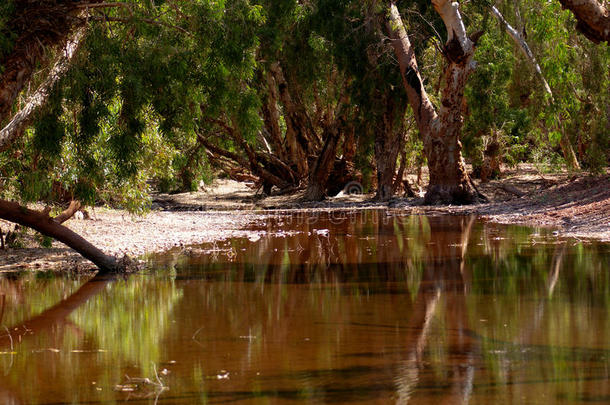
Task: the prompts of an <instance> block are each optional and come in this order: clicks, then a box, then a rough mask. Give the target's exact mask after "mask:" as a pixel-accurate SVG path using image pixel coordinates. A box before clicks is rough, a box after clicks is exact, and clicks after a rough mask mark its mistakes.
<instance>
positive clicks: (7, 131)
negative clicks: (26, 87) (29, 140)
mask: <svg viewBox="0 0 610 405" xmlns="http://www.w3.org/2000/svg"><path fill="white" fill-rule="evenodd" d="M84 34H85V28H84V27H79V28H78V29H77V30H76V31H75V32H74V35H72V36H71V37H70V38H68V40H67V41H66V44H65V45H64V47H63V50H62V52H61V53H60V55H59V57H58V59H57V61H56V62H55V64H54V65H53V68H51V71H50V72H49V73H48V74H47V78H46V79H45V81H44V82H43V83H42V84H41V85H40V86H39V87H38V89H37V90H36V91H35V92H34V94H32V95H31V96H30V97H29V98H28V99H27V101H26V103H25V106H24V107H23V108H22V109H21V110H20V111H19V112H18V113H17V114H15V115H14V116H13V118H12V119H11V121H10V122H9V123H8V124H7V125H6V126H5V127H4V128H2V130H0V152H1V151H4V150H6V149H7V148H8V147H9V146H10V145H11V144H12V143H13V142H14V141H15V140H16V139H17V138H19V137H20V136H21V135H22V134H23V132H24V130H25V128H26V126H27V125H28V124H29V123H30V122H31V120H32V117H33V115H34V112H36V111H37V110H38V109H39V108H40V107H42V106H43V105H44V104H45V103H46V102H47V100H48V98H49V95H50V93H51V91H52V90H53V87H54V86H55V84H56V83H57V82H58V81H59V80H60V79H61V78H62V77H63V76H64V74H65V73H66V72H67V71H68V69H69V68H70V62H71V61H72V58H73V57H74V54H75V53H76V50H77V49H78V46H79V45H80V42H81V40H82V38H83V37H84Z"/></svg>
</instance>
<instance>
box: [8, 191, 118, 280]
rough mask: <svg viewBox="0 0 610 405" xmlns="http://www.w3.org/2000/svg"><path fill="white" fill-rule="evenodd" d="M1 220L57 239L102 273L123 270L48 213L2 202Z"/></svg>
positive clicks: (13, 203) (108, 256)
mask: <svg viewBox="0 0 610 405" xmlns="http://www.w3.org/2000/svg"><path fill="white" fill-rule="evenodd" d="M0 218H1V219H4V220H6V221H10V222H14V223H17V224H20V225H23V226H27V227H28V228H32V229H34V230H36V231H38V232H40V233H41V234H43V235H46V236H50V237H52V238H54V239H57V240H58V241H60V242H62V243H64V244H66V245H67V246H69V247H71V248H72V249H74V250H76V251H77V252H78V253H80V254H81V255H82V256H83V257H85V258H86V259H89V260H91V261H92V262H93V263H94V264H95V265H96V266H97V267H99V269H100V270H101V271H102V272H116V271H119V270H120V269H121V265H120V263H119V261H118V260H117V259H116V258H115V257H113V256H110V255H107V254H105V253H104V252H102V251H101V250H99V249H98V248H96V247H95V246H93V245H92V244H91V243H89V242H88V241H86V240H85V239H84V238H83V237H82V236H80V235H78V234H77V233H75V232H74V231H72V230H70V229H69V228H66V227H65V226H63V225H61V224H59V223H58V222H57V221H55V219H53V218H51V217H49V215H48V213H47V212H40V211H34V210H31V209H28V208H26V207H23V206H21V205H19V204H17V203H16V202H12V201H5V200H0Z"/></svg>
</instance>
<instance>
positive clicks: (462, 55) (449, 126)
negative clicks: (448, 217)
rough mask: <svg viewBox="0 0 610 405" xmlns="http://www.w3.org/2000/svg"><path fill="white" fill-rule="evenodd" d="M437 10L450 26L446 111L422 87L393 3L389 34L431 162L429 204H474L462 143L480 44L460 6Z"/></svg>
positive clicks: (440, 0) (441, 4)
mask: <svg viewBox="0 0 610 405" xmlns="http://www.w3.org/2000/svg"><path fill="white" fill-rule="evenodd" d="M432 3H433V5H434V8H435V9H436V11H437V12H438V13H439V14H440V16H441V18H442V19H443V21H444V22H445V25H446V26H447V33H448V39H447V42H446V44H445V49H444V53H445V57H446V58H447V66H446V67H445V71H444V74H443V89H442V97H441V107H440V110H439V111H438V113H437V111H436V109H435V108H434V106H433V105H432V103H431V101H430V99H429V97H428V95H427V94H426V91H425V89H424V87H423V85H422V80H421V76H420V74H419V69H418V65H417V61H416V59H415V53H414V51H413V48H412V46H411V43H410V41H409V38H408V36H407V32H406V30H405V28H404V25H403V23H402V18H401V17H400V13H399V12H398V8H397V7H396V5H395V4H391V6H390V12H389V15H388V20H387V29H388V32H389V34H390V35H389V36H390V38H391V39H392V45H393V47H394V52H395V54H396V56H397V59H398V64H399V67H400V71H401V74H402V77H403V84H404V87H405V90H406V92H407V96H408V98H409V104H411V107H412V109H413V112H414V115H415V120H416V122H417V126H418V129H419V132H420V134H421V137H422V140H423V143H424V153H425V155H426V157H427V158H428V168H429V171H430V183H429V185H428V190H427V192H426V197H425V202H426V203H427V204H470V203H475V202H478V201H479V200H480V199H483V198H484V197H483V196H481V195H480V194H479V193H478V192H477V190H476V188H475V187H474V184H473V183H472V181H471V180H470V178H469V176H468V174H467V173H466V169H465V165H464V160H463V158H462V153H461V149H462V145H461V143H460V141H459V137H460V133H461V128H462V122H463V118H462V101H463V98H464V87H465V85H466V80H467V78H468V76H469V75H470V73H471V72H472V70H473V69H474V61H473V60H472V56H473V53H474V43H473V41H471V40H470V39H469V38H468V36H467V35H466V30H465V28H464V24H463V23H462V18H461V16H460V13H459V10H458V4H457V3H452V2H450V1H448V0H433V1H432Z"/></svg>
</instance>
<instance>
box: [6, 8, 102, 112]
mask: <svg viewBox="0 0 610 405" xmlns="http://www.w3.org/2000/svg"><path fill="white" fill-rule="evenodd" d="M90 3H101V0H91V1H90ZM80 4H81V2H79V1H76V0H68V1H62V2H41V1H36V2H33V1H18V2H15V6H16V9H15V18H13V19H12V20H11V23H10V26H9V28H10V29H11V31H12V32H14V33H15V35H16V36H17V40H16V41H15V44H14V47H13V50H12V52H11V53H10V54H9V55H7V57H5V58H4V60H1V61H0V65H1V66H2V67H3V70H2V74H1V75H0V122H4V121H5V120H6V119H7V118H8V117H9V116H10V114H11V109H12V108H13V103H14V101H15V99H16V98H17V96H18V95H19V93H20V92H21V90H22V89H23V87H24V86H25V85H26V84H27V83H28V82H29V81H30V79H31V77H32V75H33V73H34V71H35V69H36V68H37V67H38V66H40V65H41V64H44V63H45V62H46V59H47V56H48V54H49V52H48V50H49V49H52V48H55V47H57V46H59V45H60V44H62V43H65V42H66V38H67V37H68V36H70V34H71V33H73V32H74V30H75V29H76V27H78V26H79V24H82V19H80V18H79V15H80V13H81V12H82V8H81V7H79V6H80Z"/></svg>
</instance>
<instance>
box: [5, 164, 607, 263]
mask: <svg viewBox="0 0 610 405" xmlns="http://www.w3.org/2000/svg"><path fill="white" fill-rule="evenodd" d="M412 180H414V179H412ZM478 187H479V190H480V191H481V192H482V193H483V194H485V195H486V196H488V197H489V199H490V202H489V203H486V204H479V205H474V206H439V207H426V206H422V205H421V203H422V198H421V197H419V198H417V197H416V198H395V199H392V200H391V201H388V202H384V203H380V202H377V201H374V200H373V195H368V194H357V195H339V196H337V197H333V198H329V199H327V200H325V201H322V202H315V203H311V202H303V201H302V200H301V195H300V194H295V195H289V196H282V195H279V196H271V197H262V196H260V195H259V194H256V193H255V190H252V189H251V188H250V187H248V185H246V184H244V183H237V182H233V181H230V180H219V181H217V182H216V183H215V184H214V185H213V186H210V187H207V188H206V189H205V190H202V191H199V192H196V193H183V194H173V195H169V194H159V195H155V196H154V198H153V206H152V210H151V212H150V213H148V214H147V215H145V216H142V217H134V216H132V215H129V214H128V213H126V212H124V211H121V210H113V209H108V208H96V209H92V210H90V211H89V212H90V214H91V219H87V220H79V219H72V220H70V221H68V222H66V225H67V226H68V227H69V228H71V229H72V230H74V231H75V232H77V233H79V234H80V235H82V236H83V237H84V238H86V239H87V240H89V241H90V242H92V243H93V244H94V245H96V246H98V247H99V248H100V249H102V250H103V251H104V252H106V253H109V254H113V255H117V256H122V255H125V254H127V255H130V256H141V255H143V254H145V253H153V252H162V251H166V250H169V249H171V248H173V247H176V246H187V245H193V244H199V243H206V242H215V241H220V240H224V239H227V238H232V237H240V236H241V237H248V236H250V235H251V234H252V231H248V230H247V228H248V226H249V225H251V224H253V223H255V222H256V221H260V220H262V219H263V218H264V217H265V214H269V215H272V214H274V213H277V212H279V211H285V210H306V211H315V210H321V209H323V210H329V209H333V210H342V209H371V208H381V209H389V210H392V211H394V210H396V211H400V212H401V213H403V214H404V213H405V212H408V213H412V214H419V215H423V214H435V215H439V214H446V215H478V216H481V217H482V218H484V219H486V220H488V221H491V222H497V223H505V224H523V225H530V226H537V227H548V228H554V229H556V230H557V232H558V234H559V235H561V236H565V237H574V238H581V239H595V240H601V241H610V175H608V174H606V175H603V176H587V175H583V174H579V175H573V174H569V173H565V172H559V173H553V174H546V173H545V174H542V173H540V172H538V171H537V170H536V169H535V168H533V167H532V166H529V165H522V166H520V167H519V168H517V169H515V170H513V171H509V170H506V171H505V173H504V177H503V178H502V179H501V180H494V181H491V182H488V183H485V184H479V185H478ZM2 228H3V229H5V230H6V229H7V224H2ZM22 245H23V247H22V248H11V249H6V250H4V251H1V252H2V253H0V272H14V271H20V270H28V269H44V270H46V269H55V270H61V271H63V270H70V271H74V270H77V271H79V270H83V269H84V270H90V269H92V266H91V264H90V263H88V262H87V261H86V260H84V259H82V258H81V257H80V256H79V255H78V254H76V253H75V252H73V251H72V250H70V249H69V248H66V247H65V246H63V245H62V244H60V243H58V242H54V243H53V246H52V247H51V248H40V247H37V243H36V241H35V240H34V237H33V236H32V234H31V233H30V235H29V236H26V237H24V238H23V241H22Z"/></svg>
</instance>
